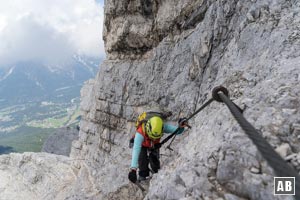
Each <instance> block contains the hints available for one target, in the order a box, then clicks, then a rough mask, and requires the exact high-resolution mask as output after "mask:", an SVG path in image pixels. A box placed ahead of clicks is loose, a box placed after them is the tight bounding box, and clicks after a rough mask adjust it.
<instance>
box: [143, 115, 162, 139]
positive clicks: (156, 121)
mask: <svg viewBox="0 0 300 200" xmlns="http://www.w3.org/2000/svg"><path fill="white" fill-rule="evenodd" d="M146 133H147V135H148V137H149V138H150V139H153V140H156V139H159V138H161V137H162V136H163V120H162V119H161V118H160V117H157V116H154V117H151V118H150V119H149V120H148V121H147V123H146Z"/></svg>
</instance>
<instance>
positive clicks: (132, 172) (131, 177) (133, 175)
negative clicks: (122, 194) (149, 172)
mask: <svg viewBox="0 0 300 200" xmlns="http://www.w3.org/2000/svg"><path fill="white" fill-rule="evenodd" d="M128 179H129V180H130V181H131V182H133V183H135V182H136V181H137V176H136V169H130V172H129V174H128Z"/></svg>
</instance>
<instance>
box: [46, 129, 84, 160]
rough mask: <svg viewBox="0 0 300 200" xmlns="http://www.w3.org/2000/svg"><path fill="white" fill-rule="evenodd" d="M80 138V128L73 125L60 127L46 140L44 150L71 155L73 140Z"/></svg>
mask: <svg viewBox="0 0 300 200" xmlns="http://www.w3.org/2000/svg"><path fill="white" fill-rule="evenodd" d="M77 139H78V130H77V129H76V128H72V127H64V128H59V129H57V130H56V132H55V133H54V134H52V135H50V136H49V137H48V138H47V140H46V141H45V143H44V145H43V148H42V152H47V153H53V154H57V155H64V156H69V155H70V151H71V145H72V142H73V140H77Z"/></svg>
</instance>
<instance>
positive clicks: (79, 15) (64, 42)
mask: <svg viewBox="0 0 300 200" xmlns="http://www.w3.org/2000/svg"><path fill="white" fill-rule="evenodd" d="M0 4H1V7H0V64H1V65H3V64H11V63H14V62H19V61H31V60H38V61H43V62H47V63H48V62H59V61H64V60H67V59H68V58H70V56H71V55H72V54H74V53H80V54H82V55H86V56H92V57H100V56H103V55H104V47H103V41H102V23H103V9H102V6H101V5H100V4H99V3H96V2H95V1H94V0H9V1H7V0H0Z"/></svg>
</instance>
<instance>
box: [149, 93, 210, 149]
mask: <svg viewBox="0 0 300 200" xmlns="http://www.w3.org/2000/svg"><path fill="white" fill-rule="evenodd" d="M213 101H214V99H213V98H211V99H209V100H208V101H207V102H205V103H204V104H203V105H202V106H201V107H200V108H199V109H197V110H196V111H195V112H194V113H193V114H191V115H190V116H189V117H187V118H184V119H183V121H182V123H183V122H187V121H188V120H190V119H191V118H193V117H194V116H195V115H197V114H198V113H199V112H200V111H202V110H203V109H204V108H206V106H208V105H209V104H211V102H213ZM179 131H180V127H178V128H177V129H176V130H175V131H174V132H173V133H172V134H171V135H169V136H168V137H166V138H165V139H164V140H163V141H162V142H160V143H159V144H156V146H155V148H160V147H161V146H162V145H163V144H165V143H166V142H168V141H169V140H170V139H171V138H172V137H174V138H173V139H172V141H171V142H170V144H169V145H168V146H167V148H168V149H170V150H173V149H172V148H171V147H170V146H171V144H172V142H173V141H174V139H175V137H176V134H177V133H178V132H179Z"/></svg>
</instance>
